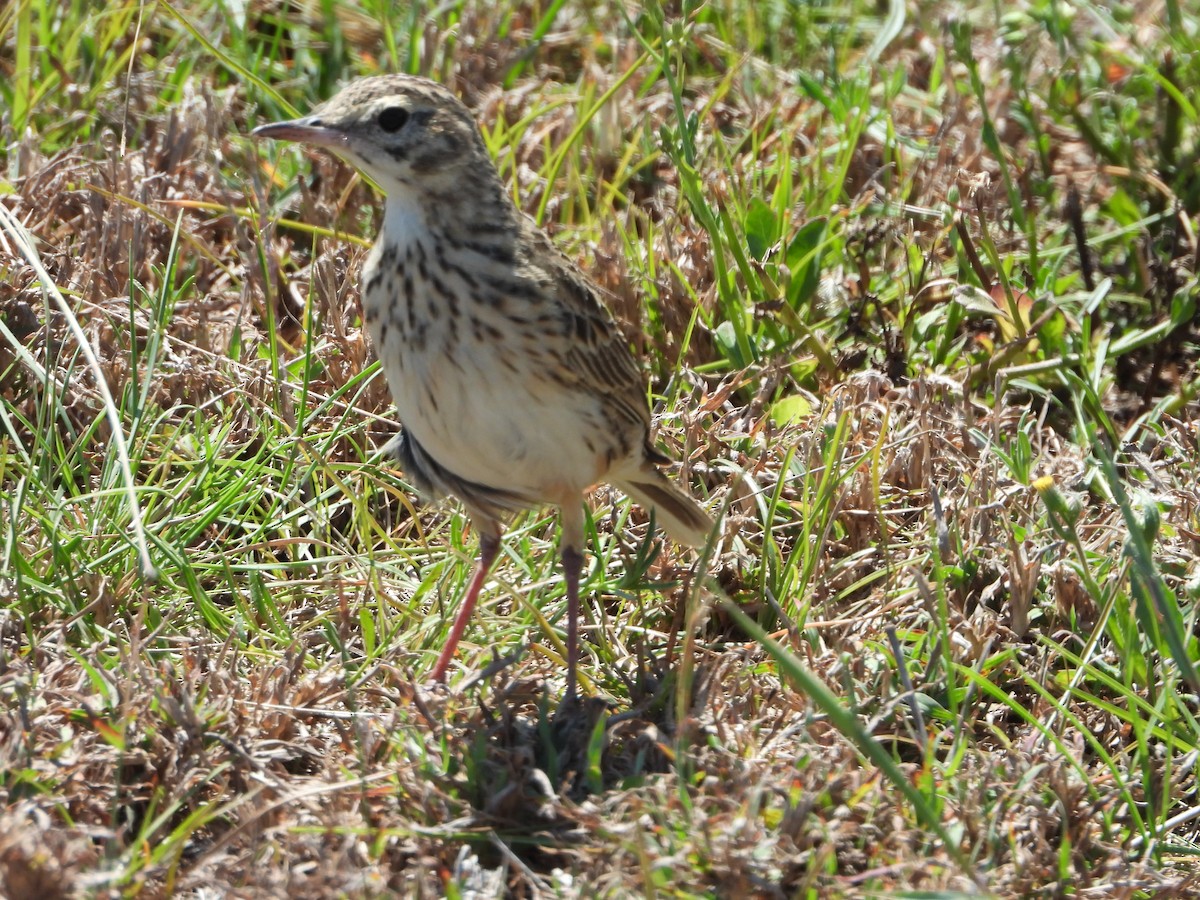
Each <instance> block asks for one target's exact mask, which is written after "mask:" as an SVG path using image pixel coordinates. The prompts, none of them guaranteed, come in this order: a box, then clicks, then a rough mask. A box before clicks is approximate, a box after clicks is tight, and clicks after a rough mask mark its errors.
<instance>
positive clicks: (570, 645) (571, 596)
mask: <svg viewBox="0 0 1200 900" xmlns="http://www.w3.org/2000/svg"><path fill="white" fill-rule="evenodd" d="M562 564H563V575H564V576H565V579H566V582H567V699H568V700H572V699H574V697H575V669H576V667H577V666H578V665H579V573H580V572H581V571H582V570H583V554H582V553H580V552H579V550H578V549H576V548H575V547H563V551H562Z"/></svg>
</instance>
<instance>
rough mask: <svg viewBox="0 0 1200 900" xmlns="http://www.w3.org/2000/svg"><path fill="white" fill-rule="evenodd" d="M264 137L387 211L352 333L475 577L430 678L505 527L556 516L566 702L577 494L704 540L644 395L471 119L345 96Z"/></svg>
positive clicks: (573, 624) (417, 102)
mask: <svg viewBox="0 0 1200 900" xmlns="http://www.w3.org/2000/svg"><path fill="white" fill-rule="evenodd" d="M254 134H255V135H256V136H259V137H270V138H279V139H282V140H291V141H301V142H303V143H306V144H313V145H317V146H320V147H324V148H326V149H328V150H331V151H333V152H334V153H336V154H337V155H338V156H341V157H342V158H343V159H345V160H346V161H347V162H349V163H352V164H353V165H355V166H357V167H358V168H359V169H361V170H362V171H363V172H365V173H366V174H367V175H369V176H370V177H371V178H372V179H373V180H374V181H375V183H376V184H377V185H379V187H380V188H382V189H383V191H384V192H385V193H386V194H387V203H386V206H385V208H384V214H383V229H382V230H381V231H380V233H379V238H378V240H377V241H376V243H375V246H374V248H373V249H372V251H371V254H370V256H369V257H368V258H367V261H366V264H365V265H364V267H363V272H362V305H363V318H364V320H365V323H366V327H367V331H368V333H369V334H370V336H371V340H372V342H373V343H374V346H375V351H376V353H378V355H379V358H380V360H381V362H382V364H383V370H384V372H385V373H386V375H387V380H388V385H389V386H390V388H391V391H392V396H393V398H394V399H395V401H396V410H397V412H398V414H399V417H400V421H401V422H402V424H403V428H402V430H401V432H400V434H399V436H398V437H397V438H396V440H395V441H394V442H393V444H392V449H393V450H394V451H395V455H396V456H397V457H398V458H399V461H400V464H401V467H402V468H403V470H404V472H405V474H406V475H407V477H408V479H409V481H410V482H411V483H412V484H413V486H414V487H416V488H417V489H418V490H419V491H420V492H421V493H423V494H425V495H427V496H430V497H434V498H437V497H445V496H449V495H453V496H455V497H458V499H459V500H461V501H462V503H463V505H464V506H465V507H466V509H467V511H468V513H469V514H470V516H471V521H472V522H473V523H474V524H475V527H476V528H477V529H478V530H479V547H480V552H479V565H478V567H477V569H476V571H475V575H474V577H473V578H472V580H471V584H470V587H469V588H468V589H467V594H466V598H465V599H464V601H463V604H462V607H461V609H460V610H459V612H458V615H457V616H456V618H455V621H454V625H453V628H452V629H451V632H450V637H449V638H448V639H447V641H446V644H445V646H444V648H443V650H442V653H441V656H440V657H439V658H438V661H437V664H436V665H435V666H434V670H433V678H434V679H436V680H442V679H444V678H445V674H446V669H447V667H448V666H449V664H450V660H451V659H452V658H453V656H454V650H455V647H456V645H457V644H458V641H459V639H460V638H461V637H462V633H463V631H464V629H465V628H466V625H467V622H468V620H469V618H470V616H471V612H472V610H473V609H474V607H475V602H476V600H477V599H478V596H479V592H480V589H481V588H482V587H483V583H484V580H485V578H486V576H487V573H488V569H489V568H490V566H491V564H492V562H493V560H494V559H495V557H496V552H497V550H498V549H499V545H500V534H501V523H502V521H503V520H504V519H505V517H506V516H507V515H508V514H509V513H510V512H512V511H514V510H520V509H526V508H530V507H536V506H541V505H543V504H554V505H556V506H558V508H559V510H560V511H561V512H560V520H561V522H562V543H561V553H562V564H563V571H564V574H565V580H566V593H567V610H568V612H567V616H568V624H567V663H568V672H567V696H568V697H572V696H573V695H574V692H575V669H576V663H577V661H578V656H579V644H578V627H579V624H578V623H579V576H580V571H581V569H582V566H583V541H584V515H583V501H582V495H583V493H584V492H585V491H586V490H587V489H588V488H589V487H591V486H593V485H596V484H598V483H600V482H609V483H611V484H614V485H616V486H617V487H618V488H620V489H621V490H622V491H624V492H625V493H626V494H628V495H630V496H631V497H632V498H633V499H635V500H636V501H637V502H638V503H640V504H641V505H642V506H643V507H646V508H647V509H653V510H654V513H655V519H656V521H657V522H658V524H659V525H661V526H662V527H663V529H664V530H665V531H666V532H667V534H668V535H669V536H670V537H672V538H674V539H675V540H676V541H678V542H680V543H682V544H687V545H691V546H698V545H700V544H703V543H704V541H705V539H706V537H707V535H708V532H709V530H710V528H711V527H712V522H711V520H710V519H709V516H708V515H707V514H706V513H705V512H704V511H703V510H701V509H700V507H699V506H698V505H697V504H696V502H695V501H694V500H692V499H691V498H690V497H688V496H687V495H686V494H685V493H684V492H683V491H681V490H680V489H679V488H677V487H676V486H675V485H674V484H673V483H672V482H671V481H670V480H669V479H668V478H667V477H666V476H665V475H663V473H662V472H660V471H659V469H658V467H659V466H662V465H665V464H667V463H669V462H670V460H669V459H668V458H666V457H665V456H663V455H662V454H661V453H659V452H658V451H657V450H656V449H655V448H654V446H653V445H652V443H651V428H650V409H649V406H648V404H647V397H646V381H645V379H644V377H643V375H642V372H641V370H640V368H639V367H638V364H637V362H636V361H635V360H634V358H633V355H632V354H631V353H630V350H629V346H628V344H627V343H626V342H625V340H624V339H623V338H622V336H621V333H620V331H619V330H618V328H617V326H616V323H615V322H614V320H613V317H612V315H611V313H610V312H609V311H608V309H607V308H606V307H605V305H604V304H603V303H602V302H601V300H600V296H599V291H598V289H597V288H596V286H595V285H594V284H593V283H592V282H591V281H590V280H589V279H588V278H587V277H586V276H585V275H584V274H583V273H582V272H581V271H580V270H579V269H578V268H577V267H576V266H575V265H574V264H573V263H571V262H570V260H568V259H567V258H566V257H565V256H564V255H563V254H562V253H561V252H560V251H559V250H558V249H556V248H555V246H554V245H553V244H552V243H551V242H550V240H549V239H548V238H547V237H546V235H545V234H543V233H542V231H541V230H540V229H538V227H537V225H536V224H535V223H534V222H533V220H532V219H530V218H529V217H528V216H526V215H524V214H523V213H521V212H520V211H519V210H518V209H517V208H516V207H515V206H514V205H513V202H512V200H511V199H510V198H509V195H508V193H507V192H506V191H505V189H504V186H503V185H502V184H501V182H500V177H499V175H498V173H497V172H496V169H495V167H494V166H493V164H492V161H491V159H490V158H489V156H488V154H487V150H486V148H485V146H484V143H483V139H482V136H481V135H480V133H479V129H478V128H477V126H476V124H475V120H474V119H473V118H472V116H471V113H470V112H469V111H468V110H467V108H466V107H465V106H464V105H463V104H462V103H461V102H460V101H459V100H458V99H457V98H456V97H455V96H454V95H453V94H452V93H451V92H450V91H449V90H447V89H446V88H445V87H443V86H442V85H439V84H436V83H435V82H432V81H429V80H427V79H424V78H415V77H410V76H404V75H384V76H379V77H374V78H364V79H360V80H358V81H355V82H353V83H351V84H350V85H349V86H348V87H346V88H345V89H343V90H342V91H341V93H339V94H337V95H336V96H335V97H333V99H331V100H329V101H328V102H326V103H324V104H323V105H321V106H320V107H318V108H317V109H316V110H315V111H314V112H313V113H312V114H311V115H309V116H305V117H304V118H301V119H295V120H293V121H289V122H279V123H277V124H273V125H263V126H261V127H259V128H256V129H255V130H254Z"/></svg>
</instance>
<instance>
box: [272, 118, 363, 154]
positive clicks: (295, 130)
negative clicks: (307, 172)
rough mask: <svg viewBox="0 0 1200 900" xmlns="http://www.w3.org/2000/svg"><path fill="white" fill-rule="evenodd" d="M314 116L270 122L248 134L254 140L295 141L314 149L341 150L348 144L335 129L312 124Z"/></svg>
mask: <svg viewBox="0 0 1200 900" xmlns="http://www.w3.org/2000/svg"><path fill="white" fill-rule="evenodd" d="M314 118H315V116H308V117H306V118H303V119H291V120H289V121H287V122H272V123H271V124H270V125H259V126H258V127H257V128H255V129H254V130H253V131H252V132H250V134H251V135H252V136H253V137H256V138H274V139H275V140H277V141H297V142H298V143H301V144H312V145H313V146H316V147H329V148H331V149H333V150H338V149H341V148H342V147H345V146H346V145H347V144H349V140H347V138H346V134H345V132H343V131H338V130H337V129H336V128H329V127H327V126H325V125H318V124H314V123H313V119H314Z"/></svg>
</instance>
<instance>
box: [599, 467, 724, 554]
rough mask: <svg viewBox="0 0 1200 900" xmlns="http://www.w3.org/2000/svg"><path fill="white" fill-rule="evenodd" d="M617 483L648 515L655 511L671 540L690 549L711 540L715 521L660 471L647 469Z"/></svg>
mask: <svg viewBox="0 0 1200 900" xmlns="http://www.w3.org/2000/svg"><path fill="white" fill-rule="evenodd" d="M613 483H614V484H615V485H616V486H617V487H618V488H620V489H621V490H622V491H624V492H625V493H626V494H628V495H629V496H630V497H632V498H633V499H634V500H636V501H637V503H638V505H639V506H641V507H642V508H643V509H645V510H646V511H650V510H654V521H655V522H657V523H658V526H659V527H660V528H661V529H662V530H663V531H665V532H666V533H667V536H668V537H669V538H671V540H673V541H676V542H678V543H680V544H684V545H686V546H688V547H702V546H704V542H705V541H707V540H708V535H709V532H711V531H712V527H713V520H712V517H711V516H709V514H708V513H706V512H705V511H704V510H703V509H701V508H700V505H699V504H698V503H697V502H696V501H695V500H693V499H692V498H691V497H689V496H688V495H687V494H686V493H684V492H683V491H682V490H680V489H679V488H678V487H676V486H675V483H674V482H672V481H671V479H669V478H667V476H666V475H664V474H663V473H662V472H660V471H658V469H653V468H651V467H650V466H646V468H644V469H642V470H640V471H638V472H637V473H636V474H635V475H633V476H632V477H630V478H628V479H621V480H620V481H615V482H613Z"/></svg>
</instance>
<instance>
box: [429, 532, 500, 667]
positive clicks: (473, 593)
mask: <svg viewBox="0 0 1200 900" xmlns="http://www.w3.org/2000/svg"><path fill="white" fill-rule="evenodd" d="M499 549H500V530H499V529H498V528H495V529H489V530H487V531H483V532H482V533H481V534H480V535H479V564H478V565H477V566H476V568H475V576H474V577H473V578H472V579H471V586H470V587H468V588H467V596H466V597H465V598H464V599H463V603H462V606H461V607H459V610H458V615H456V616H455V617H454V625H453V627H451V629H450V637H449V638H447V639H446V646H444V647H443V648H442V654H441V656H439V657H438V661H437V665H436V666H434V667H433V680H434V681H445V680H446V670H447V669H448V668H450V660H452V659H454V651H455V650H456V649H457V648H458V642H459V641H460V640H462V636H463V632H464V631H466V630H467V623H468V622H469V621H470V620H471V613H473V612H474V611H475V602H476V601H477V600H478V599H479V592H480V590H482V589H483V583H484V581H486V580H487V573H488V570H489V569H491V567H492V563H493V562H494V561H495V559H496V553H497V551H499Z"/></svg>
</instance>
